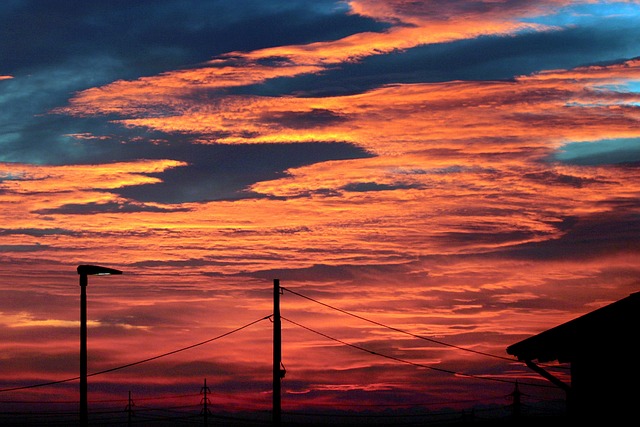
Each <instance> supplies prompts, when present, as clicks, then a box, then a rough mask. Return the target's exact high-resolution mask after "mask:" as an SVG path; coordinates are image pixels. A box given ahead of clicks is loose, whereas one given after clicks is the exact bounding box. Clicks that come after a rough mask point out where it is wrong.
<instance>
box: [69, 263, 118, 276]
mask: <svg viewBox="0 0 640 427" xmlns="http://www.w3.org/2000/svg"><path fill="white" fill-rule="evenodd" d="M78 274H81V275H85V276H107V275H110V274H122V271H120V270H116V269H115V268H108V267H102V266H99V265H86V264H84V265H79V266H78Z"/></svg>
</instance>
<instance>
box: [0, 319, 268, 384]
mask: <svg viewBox="0 0 640 427" xmlns="http://www.w3.org/2000/svg"><path fill="white" fill-rule="evenodd" d="M271 316H272V315H271V314H270V315H268V316H264V317H262V318H260V319H258V320H254V321H253V322H250V323H247V324H246V325H244V326H240V327H239V328H236V329H234V330H232V331H229V332H225V333H224V334H222V335H218V336H217V337H214V338H210V339H208V340H205V341H202V342H199V343H197V344H192V345H189V346H187V347H182V348H180V349H178V350H173V351H169V352H167V353H163V354H159V355H157V356H153V357H149V358H147V359H143V360H139V361H137V362H132V363H127V364H126V365H121V366H116V367H115V368H109V369H105V370H103V371H98V372H94V373H91V374H89V375H87V376H88V377H94V376H96V375H102V374H106V373H108V372H113V371H118V370H120V369H124V368H129V367H131V366H136V365H140V364H142V363H146V362H150V361H152V360H156V359H160V358H161V357H166V356H170V355H172V354H176V353H180V352H181V351H185V350H190V349H192V348H194V347H198V346H201V345H204V344H208V343H210V342H212V341H215V340H219V339H220V338H224V337H226V336H228V335H231V334H233V333H236V332H238V331H241V330H242V329H245V328H248V327H249V326H252V325H254V324H256V323H258V322H261V321H263V320H267V319H269V318H270V317H271ZM79 378H80V377H73V378H67V379H64V380H58V381H49V382H46V383H40V384H32V385H27V386H21V387H12V388H4V389H0V393H2V392H5V391H15V390H25V389H29V388H36V387H44V386H48V385H53V384H61V383H66V382H69V381H74V380H77V379H79Z"/></svg>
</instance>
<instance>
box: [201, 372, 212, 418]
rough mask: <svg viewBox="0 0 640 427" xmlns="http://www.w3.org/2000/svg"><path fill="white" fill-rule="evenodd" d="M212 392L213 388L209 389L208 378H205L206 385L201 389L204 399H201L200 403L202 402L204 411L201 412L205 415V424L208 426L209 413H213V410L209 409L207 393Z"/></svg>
mask: <svg viewBox="0 0 640 427" xmlns="http://www.w3.org/2000/svg"><path fill="white" fill-rule="evenodd" d="M209 393H211V390H209V387H207V379H206V378H205V379H204V387H202V388H201V389H200V394H202V395H203V397H202V400H201V401H200V403H201V404H202V411H201V412H200V413H201V414H203V415H204V426H205V427H207V426H208V425H209V414H210V413H211V411H210V410H209V403H211V402H209V398H208V397H207V394H209Z"/></svg>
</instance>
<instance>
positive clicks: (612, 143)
mask: <svg viewBox="0 0 640 427" xmlns="http://www.w3.org/2000/svg"><path fill="white" fill-rule="evenodd" d="M553 160H557V161H560V162H563V163H569V164H574V165H583V166H584V165H591V166H597V165H606V164H620V163H626V164H630V165H631V164H633V163H640V138H621V139H606V140H601V141H588V142H571V143H568V144H565V145H564V146H562V147H561V148H560V149H559V150H558V152H556V153H555V154H554V155H553Z"/></svg>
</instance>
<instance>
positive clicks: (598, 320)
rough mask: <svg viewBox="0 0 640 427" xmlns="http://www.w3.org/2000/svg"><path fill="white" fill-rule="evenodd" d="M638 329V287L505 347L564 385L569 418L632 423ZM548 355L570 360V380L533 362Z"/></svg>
mask: <svg viewBox="0 0 640 427" xmlns="http://www.w3.org/2000/svg"><path fill="white" fill-rule="evenodd" d="M639 333H640V292H635V293H633V294H631V295H629V296H628V297H626V298H624V299H621V300H619V301H617V302H614V303H612V304H609V305H607V306H604V307H602V308H600V309H597V310H595V311H592V312H590V313H588V314H585V315H583V316H581V317H578V318H576V319H573V320H571V321H569V322H566V323H563V324H561V325H559V326H556V327H554V328H551V329H549V330H546V331H544V332H541V333H540V334H538V335H534V336H532V337H530V338H527V339H525V340H522V341H520V342H517V343H515V344H512V345H511V346H509V347H507V353H509V354H511V355H513V356H516V357H517V358H518V360H521V361H523V362H525V363H526V364H527V366H529V367H530V368H531V369H533V370H534V371H536V372H537V373H538V374H540V375H542V376H543V377H545V378H546V379H548V380H549V381H551V382H553V383H554V384H556V385H558V386H559V387H561V388H563V389H564V390H566V392H567V413H568V415H569V417H570V418H572V419H573V420H575V421H589V422H607V423H610V422H611V421H612V420H620V421H623V420H624V421H625V422H631V424H634V422H633V421H632V420H633V419H634V418H635V417H636V413H637V406H636V405H638V404H639V403H640V402H639V401H638V397H639V396H640V393H639V391H638V390H639V389H638V387H639V380H640V365H639V364H638V352H637V346H638V338H639V336H640V335H639ZM552 361H558V362H560V363H569V364H570V368H571V371H570V372H571V382H570V384H566V383H564V382H562V381H561V380H560V379H558V378H556V377H555V376H554V375H552V374H551V373H549V372H548V371H547V370H545V368H544V367H543V366H540V365H539V364H541V363H546V362H552ZM620 425H623V424H620Z"/></svg>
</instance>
